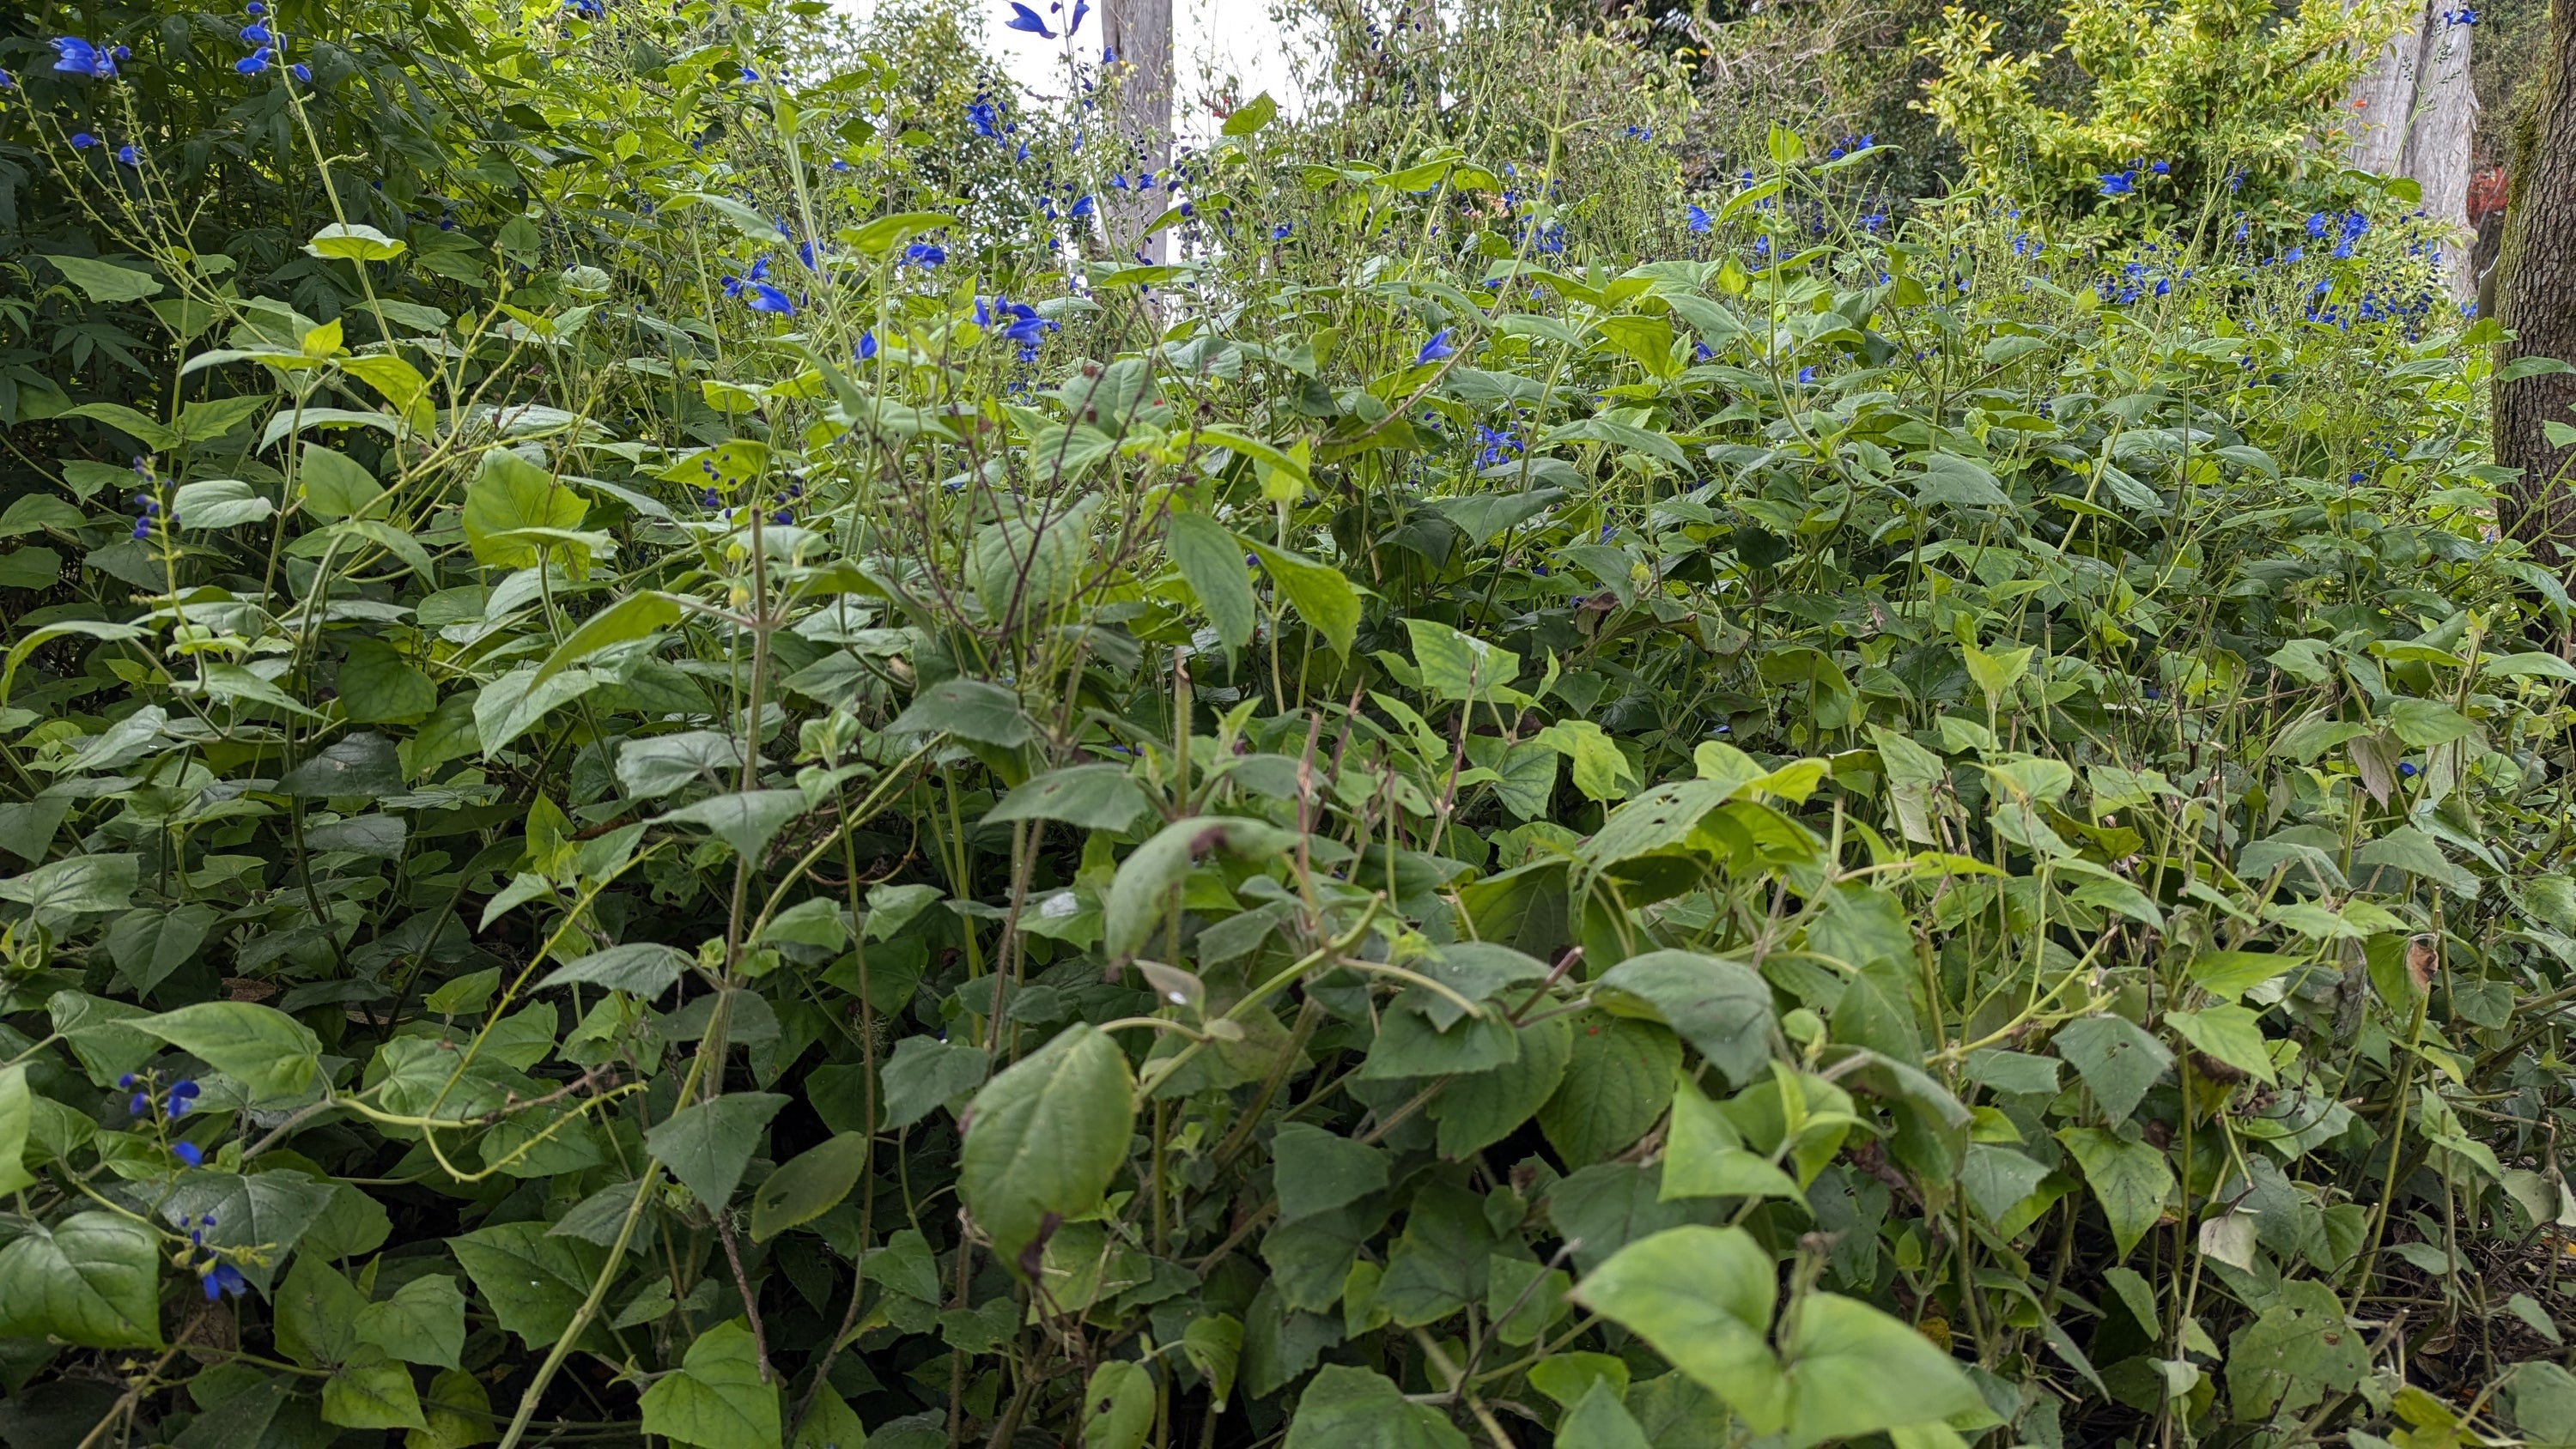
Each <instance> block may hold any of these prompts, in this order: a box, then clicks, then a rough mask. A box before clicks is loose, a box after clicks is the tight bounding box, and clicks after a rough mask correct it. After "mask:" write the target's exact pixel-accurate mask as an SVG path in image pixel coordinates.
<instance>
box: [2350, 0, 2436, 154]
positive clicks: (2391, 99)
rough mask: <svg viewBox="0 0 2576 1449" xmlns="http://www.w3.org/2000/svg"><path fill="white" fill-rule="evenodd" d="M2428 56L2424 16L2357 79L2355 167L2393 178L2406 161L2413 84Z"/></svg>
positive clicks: (2354, 96)
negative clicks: (2422, 58)
mask: <svg viewBox="0 0 2576 1449" xmlns="http://www.w3.org/2000/svg"><path fill="white" fill-rule="evenodd" d="M2423 50H2424V15H2423V12H2422V11H2421V10H2418V11H2417V12H2416V16H2415V19H2414V21H2413V22H2412V23H2410V24H2408V25H2407V27H2406V28H2405V29H2403V30H2401V31H2399V32H2397V33H2396V34H2395V35H2393V36H2390V37H2389V40H2388V44H2387V45H2385V46H2383V47H2381V48H2380V52H2379V59H2378V60H2377V61H2376V62H2374V63H2373V64H2372V65H2371V67H2370V69H2368V70H2366V71H2363V72H2362V73H2361V74H2360V75H2359V76H2356V77H2354V79H2353V83H2352V92H2351V95H2350V97H2349V99H2350V103H2351V104H2350V107H2349V108H2350V110H2351V112H2352V164H2353V165H2355V166H2358V167H2360V168H2361V169H2362V170H2364V171H2376V172H2378V173H2379V174H2380V175H2382V176H2388V175H2393V174H2395V172H2396V171H2397V168H2398V166H2399V165H2400V164H2401V163H2402V162H2403V161H2404V159H2405V156H2406V132H2407V123H2408V121H2409V120H2411V119H2412V118H2413V117H2414V114H2415V81H2416V74H2417V71H2418V69H2419V62H2420V59H2421V57H2422V55H2423Z"/></svg>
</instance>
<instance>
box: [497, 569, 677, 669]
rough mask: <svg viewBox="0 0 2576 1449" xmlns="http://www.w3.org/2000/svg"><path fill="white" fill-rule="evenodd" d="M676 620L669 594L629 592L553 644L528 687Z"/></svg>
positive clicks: (664, 627) (674, 602)
mask: <svg viewBox="0 0 2576 1449" xmlns="http://www.w3.org/2000/svg"><path fill="white" fill-rule="evenodd" d="M678 622H680V606H679V604H678V603H677V602H676V601H674V600H673V599H672V597H671V596H670V595H668V594H663V593H652V592H647V593H640V594H628V595H627V596H626V597H625V598H622V599H620V600H618V601H617V602H616V603H614V604H611V605H609V606H608V607H607V608H605V609H602V610H600V611H599V612H598V613H596V614H593V615H591V616H590V617H589V618H587V619H584V620H582V621H581V627H580V628H578V629H575V630H573V631H572V633H571V634H570V635H569V636H568V637H566V638H565V640H564V641H563V642H562V643H561V644H558V645H556V646H555V650H554V652H553V653H551V654H548V655H547V656H546V660H545V662H544V663H543V664H540V665H538V666H537V677H536V678H534V679H532V680H530V681H528V687H529V688H531V689H533V688H535V687H536V686H538V685H540V684H543V683H545V682H546V681H547V680H549V679H552V678H554V677H555V676H556V675H558V674H561V673H562V672H563V671H564V670H565V669H566V668H568V667H570V666H571V665H574V664H578V663H580V662H581V661H582V660H584V659H587V658H589V657H590V656H591V655H593V654H596V653H598V652H599V651H600V650H602V649H605V648H607V647H608V646H610V645H611V644H623V643H626V642H627V641H629V640H632V639H641V638H643V637H645V636H646V635H648V634H651V633H653V632H655V631H656V630H661V629H667V628H669V627H671V626H672V625H673V624H676V623H678Z"/></svg>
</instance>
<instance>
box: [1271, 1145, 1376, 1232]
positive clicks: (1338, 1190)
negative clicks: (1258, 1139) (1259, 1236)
mask: <svg viewBox="0 0 2576 1449" xmlns="http://www.w3.org/2000/svg"><path fill="white" fill-rule="evenodd" d="M1270 1172H1271V1179H1272V1182H1273V1185H1274V1189H1275V1191H1276V1192H1277V1193H1278V1195H1279V1221H1281V1222H1283V1223H1293V1222H1295V1221H1297V1220H1298V1219H1299V1218H1305V1217H1312V1216H1314V1215H1315V1214H1317V1213H1325V1212H1331V1211H1332V1210H1333V1209H1335V1208H1337V1207H1342V1206H1345V1205H1347V1204H1349V1203H1354V1202H1357V1201H1359V1200H1360V1199H1361V1198H1364V1197H1366V1196H1368V1195H1369V1194H1370V1193H1373V1192H1378V1191H1382V1190H1383V1189H1384V1188H1385V1187H1386V1182H1387V1154H1386V1149H1384V1148H1382V1147H1372V1146H1370V1145H1368V1144H1367V1143H1364V1142H1354V1141H1352V1140H1351V1139H1350V1138H1347V1137H1343V1136H1340V1135H1338V1134H1335V1133H1331V1132H1327V1131H1325V1130H1324V1129H1323V1128H1321V1127H1315V1126H1311V1125H1309V1124H1307V1123H1304V1122H1290V1123H1287V1124H1285V1125H1284V1126H1282V1127H1281V1128H1280V1129H1279V1132H1278V1135H1277V1136H1275V1137H1273V1138H1272V1139H1271V1142H1270Z"/></svg>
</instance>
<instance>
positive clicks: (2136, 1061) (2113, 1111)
mask: <svg viewBox="0 0 2576 1449" xmlns="http://www.w3.org/2000/svg"><path fill="white" fill-rule="evenodd" d="M2049 1045H2050V1047H2051V1048H2052V1049H2053V1050H2055V1051H2056V1053H2057V1055H2058V1057H2059V1059H2060V1060H2062V1061H2064V1062H2065V1063H2066V1064H2067V1065H2069V1066H2071V1067H2073V1068H2075V1070H2076V1073H2077V1075H2079V1076H2081V1077H2083V1078H2084V1085H2085V1086H2086V1087H2087V1088H2089V1089H2091V1091H2092V1093H2093V1100H2094V1101H2095V1102H2097V1103H2100V1104H2101V1107H2102V1114H2103V1115H2104V1116H2106V1117H2108V1118H2110V1119H2111V1120H2112V1121H2114V1122H2120V1121H2125V1120H2126V1119H2127V1118H2128V1115H2129V1114H2130V1113H2131V1112H2134V1111H2136V1110H2137V1109H2138V1103H2139V1102H2140V1101H2141V1100H2142V1099H2144V1098H2145V1096H2146V1095H2147V1088H2149V1087H2151V1086H2154V1085H2155V1082H2156V1079H2157V1078H2158V1077H2161V1076H2163V1075H2164V1074H2165V1072H2166V1071H2167V1070H2169V1069H2170V1068H2171V1067H2172V1066H2173V1053H2172V1052H2170V1051H2168V1050H2166V1049H2165V1044H2164V1043H2163V1042H2160V1041H2158V1040H2156V1039H2155V1038H2154V1037H2151V1036H2149V1035H2147V1034H2146V1032H2145V1031H2143V1030H2141V1029H2140V1028H2139V1027H2138V1025H2137V1023H2135V1022H2133V1021H2130V1020H2129V1019H2128V1018H2127V1017H2125V1016H2088V1017H2085V1018H2083V1019H2082V1020H2080V1021H2072V1022H2068V1023H2067V1024H2066V1025H2065V1026H2062V1027H2060V1028H2058V1031H2057V1035H2056V1037H2055V1038H2054V1039H2053V1040H2052V1041H2051V1042H2050V1043H2049Z"/></svg>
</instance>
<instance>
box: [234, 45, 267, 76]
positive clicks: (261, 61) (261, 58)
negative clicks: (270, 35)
mask: <svg viewBox="0 0 2576 1449" xmlns="http://www.w3.org/2000/svg"><path fill="white" fill-rule="evenodd" d="M268 53H269V52H268V47H267V46H265V45H263V46H261V47H260V48H259V49H257V50H254V51H252V52H251V53H250V54H248V55H245V56H243V57H242V58H241V59H239V60H237V61H234V62H233V69H234V70H236V71H238V72H240V73H241V74H243V75H257V74H259V73H260V72H261V71H264V70H266V69H268Z"/></svg>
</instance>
